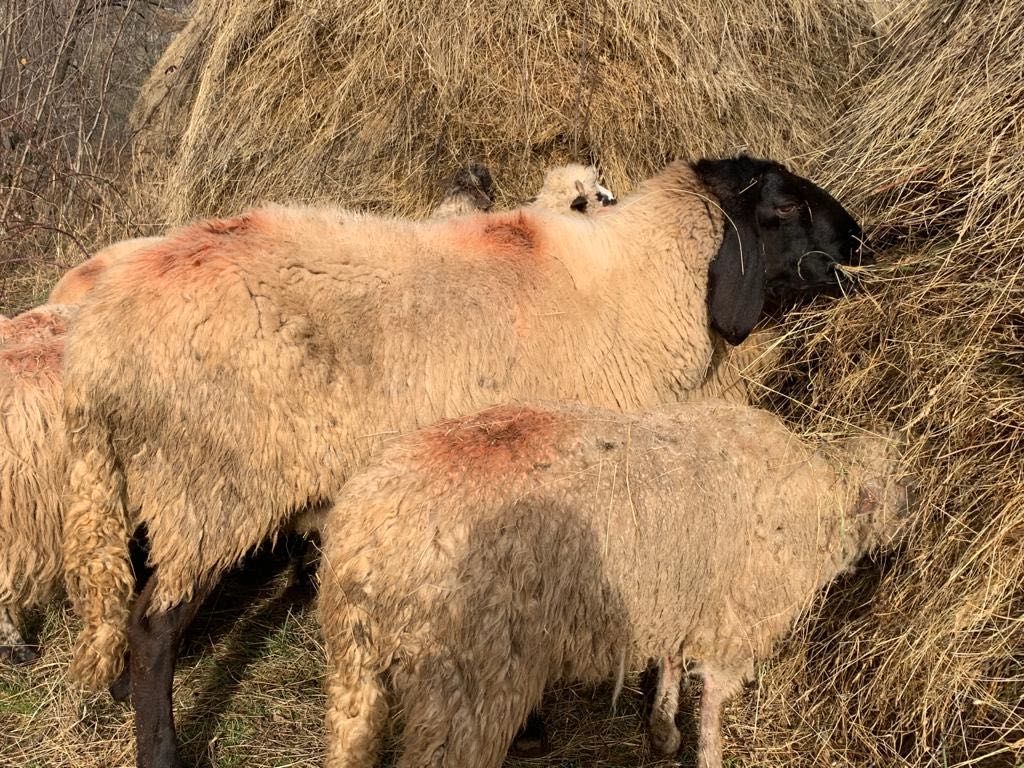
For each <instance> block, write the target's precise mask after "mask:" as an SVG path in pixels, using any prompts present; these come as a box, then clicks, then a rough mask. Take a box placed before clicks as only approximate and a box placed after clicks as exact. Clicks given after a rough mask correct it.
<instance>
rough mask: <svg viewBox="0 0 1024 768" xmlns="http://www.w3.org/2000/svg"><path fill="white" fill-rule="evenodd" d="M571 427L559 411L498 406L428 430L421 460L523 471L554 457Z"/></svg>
mask: <svg viewBox="0 0 1024 768" xmlns="http://www.w3.org/2000/svg"><path fill="white" fill-rule="evenodd" d="M565 431H566V424H565V422H564V421H563V420H562V419H561V418H560V417H559V416H557V415H556V414H552V413H549V412H546V411H538V410H535V409H533V408H526V407H520V406H514V405H504V406H498V407H495V408H490V409H488V410H486V411H483V412H481V413H479V414H477V415H475V416H469V417H465V418H460V419H452V420H449V421H444V422H441V423H440V424H436V425H435V426H433V427H429V428H427V429H426V430H424V431H423V432H422V433H421V438H422V442H421V445H420V447H421V453H420V456H419V460H420V461H422V462H424V463H427V464H429V465H431V466H432V467H440V468H441V469H442V470H444V471H446V472H447V473H448V474H449V475H457V474H461V473H462V472H467V471H468V472H472V473H473V475H474V476H480V475H492V476H494V475H509V474H510V473H511V474H515V473H522V472H527V471H529V470H531V469H533V468H535V467H536V466H537V465H538V464H544V463H548V462H550V461H551V460H552V458H553V454H554V450H555V445H556V443H557V442H558V440H559V438H560V437H561V436H562V435H563V434H564V433H565Z"/></svg>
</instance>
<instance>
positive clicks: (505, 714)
mask: <svg viewBox="0 0 1024 768" xmlns="http://www.w3.org/2000/svg"><path fill="white" fill-rule="evenodd" d="M517 677H518V675H517V674H516V673H515V672H509V675H508V678H506V682H508V680H509V679H515V678H517ZM459 679H460V676H459V675H458V674H454V673H453V670H451V669H450V668H443V667H438V668H435V670H434V672H433V674H431V675H429V676H427V677H425V678H423V679H421V680H417V681H416V682H414V683H412V685H411V686H410V687H408V688H405V689H404V690H401V687H400V686H401V682H399V681H396V684H397V686H398V687H399V693H400V703H401V705H402V708H403V710H404V712H405V715H406V720H405V728H404V729H403V734H402V735H403V742H404V744H403V750H402V754H401V755H400V756H399V758H398V760H397V761H396V762H395V768H449V767H450V766H466V765H472V766H473V767H474V768H499V766H500V765H501V763H502V760H503V759H504V758H505V755H506V753H507V752H508V747H509V744H510V743H511V741H512V736H513V735H514V724H515V723H521V722H523V720H524V719H525V718H526V716H527V715H528V714H529V712H530V706H531V704H532V703H534V702H536V701H538V700H539V699H540V695H541V690H539V689H538V690H536V691H526V692H520V694H519V695H517V694H516V692H515V691H514V690H513V689H512V688H510V687H502V688H501V689H500V690H484V688H483V687H482V686H480V685H477V686H474V688H475V690H476V693H475V695H470V693H469V691H468V690H466V688H465V687H463V686H462V685H460V684H459V682H458V680H459Z"/></svg>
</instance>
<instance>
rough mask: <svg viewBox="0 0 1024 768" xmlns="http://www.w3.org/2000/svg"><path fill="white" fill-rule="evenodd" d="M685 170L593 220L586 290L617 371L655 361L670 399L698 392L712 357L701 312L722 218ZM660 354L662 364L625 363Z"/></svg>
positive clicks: (675, 169) (672, 170) (676, 169)
mask: <svg viewBox="0 0 1024 768" xmlns="http://www.w3.org/2000/svg"><path fill="white" fill-rule="evenodd" d="M705 198H707V193H706V191H705V190H704V189H703V187H702V186H701V185H700V183H699V182H698V181H697V178H696V176H695V175H694V173H693V171H692V169H691V168H690V167H689V165H685V164H675V165H673V166H670V167H669V168H668V169H667V170H666V171H665V172H664V173H662V174H661V175H660V176H658V177H655V178H654V179H652V180H650V181H649V182H647V183H646V184H644V185H643V186H642V187H640V189H639V190H637V192H636V193H634V194H633V195H630V196H629V198H628V199H627V200H625V201H623V203H622V204H621V210H616V211H615V212H614V213H609V214H608V215H605V216H600V217H598V218H597V220H596V221H595V224H594V238H593V242H594V248H593V254H592V256H591V258H592V260H593V261H594V263H595V264H596V265H597V269H595V270H594V271H595V272H596V273H597V276H596V277H595V278H594V280H593V286H592V287H591V288H590V292H591V293H592V294H593V295H594V296H596V297H597V299H598V310H597V322H598V327H599V329H600V330H599V332H598V333H599V335H600V336H601V337H603V338H604V339H605V340H606V341H607V343H608V344H609V347H608V348H609V352H610V353H611V354H612V355H614V356H615V357H616V358H618V357H622V358H623V359H622V360H621V361H619V362H620V364H621V367H628V366H630V365H636V363H637V362H640V363H641V364H642V363H644V362H647V363H656V364H655V365H654V366H652V368H654V369H661V370H667V371H669V375H668V376H667V377H666V380H665V385H666V386H667V387H668V389H670V390H672V391H673V392H674V393H675V394H676V395H682V393H684V392H686V391H688V390H690V389H692V388H694V387H696V386H698V385H699V384H700V382H701V381H702V380H703V378H704V376H705V374H706V371H707V366H708V365H709V364H710V358H711V353H712V348H711V342H710V336H709V331H708V329H709V321H708V314H707V274H708V265H709V264H710V262H711V259H712V258H713V257H714V255H715V254H716V253H717V250H718V246H719V244H720V242H721V236H722V216H721V214H720V212H719V209H718V208H717V205H716V204H715V203H714V201H713V199H710V198H707V199H705ZM640 350H642V352H641V354H645V355H664V356H667V357H669V358H671V359H670V360H669V361H667V367H666V365H665V363H666V361H654V360H644V361H630V360H626V359H625V358H626V357H627V356H629V355H635V354H637V352H638V351H640Z"/></svg>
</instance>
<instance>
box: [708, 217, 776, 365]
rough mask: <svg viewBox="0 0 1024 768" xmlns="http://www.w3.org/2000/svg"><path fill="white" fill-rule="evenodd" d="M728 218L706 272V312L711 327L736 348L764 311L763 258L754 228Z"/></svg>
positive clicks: (739, 219)
mask: <svg viewBox="0 0 1024 768" xmlns="http://www.w3.org/2000/svg"><path fill="white" fill-rule="evenodd" d="M729 218H732V221H731V222H730V221H729V219H726V221H725V235H724V237H723V238H722V246H721V247H720V248H719V249H718V255H717V256H715V258H714V260H712V262H711V267H710V268H709V269H708V311H709V312H710V314H711V327H712V328H714V329H715V330H716V331H717V332H718V333H719V335H721V336H722V338H723V339H725V340H726V341H728V342H729V343H730V344H732V345H733V346H735V345H737V344H740V343H742V342H743V340H744V339H745V338H747V336H749V335H750V332H751V331H752V330H753V329H754V326H755V325H757V321H758V320H759V319H760V317H761V311H762V310H763V309H764V259H763V257H762V255H761V243H760V239H759V238H758V236H757V230H756V228H755V227H756V225H755V224H754V223H753V222H750V221H745V220H743V219H741V218H737V217H735V216H730V217H729Z"/></svg>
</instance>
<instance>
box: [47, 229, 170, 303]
mask: <svg viewBox="0 0 1024 768" xmlns="http://www.w3.org/2000/svg"><path fill="white" fill-rule="evenodd" d="M162 239H163V238H160V237H136V238H134V239H132V240H122V241H121V242H117V243H113V244H111V245H108V246H106V247H105V248H102V249H100V250H99V251H97V252H96V253H95V254H94V255H93V256H92V257H91V258H89V259H87V260H86V261H83V262H82V263H81V264H79V265H78V266H77V267H74V268H72V269H69V270H68V271H67V272H65V273H64V274H63V275H62V276H61V278H60V280H58V281H57V284H56V285H54V286H53V288H52V289H51V290H50V298H49V299H48V301H49V303H50V304H77V303H79V302H80V301H81V300H82V297H83V296H85V295H86V294H87V293H88V292H89V291H91V290H92V288H93V286H94V285H95V284H96V281H97V280H98V279H99V277H100V275H102V274H103V273H104V272H105V271H106V270H107V269H109V268H110V265H111V264H113V263H115V262H117V261H120V260H121V259H123V258H125V257H126V256H128V255H130V254H133V253H136V252H137V251H140V250H142V249H143V248H147V247H149V246H151V245H154V244H155V243H158V242H160V240H162Z"/></svg>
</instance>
